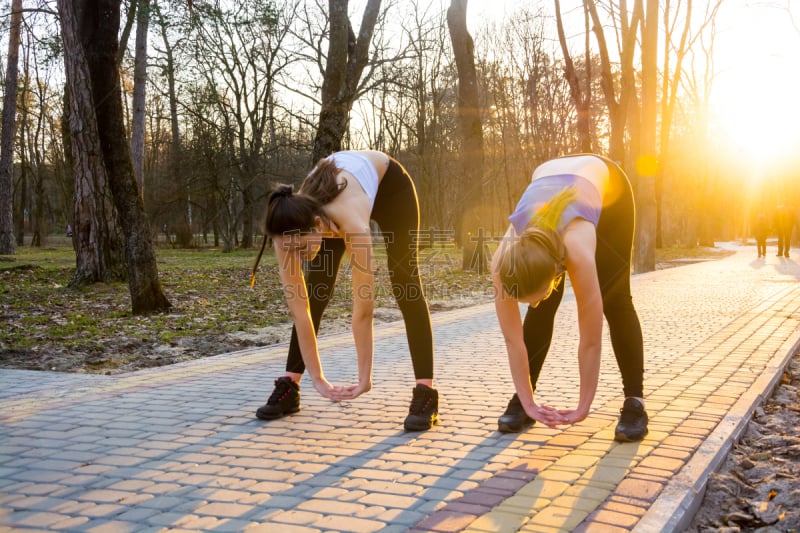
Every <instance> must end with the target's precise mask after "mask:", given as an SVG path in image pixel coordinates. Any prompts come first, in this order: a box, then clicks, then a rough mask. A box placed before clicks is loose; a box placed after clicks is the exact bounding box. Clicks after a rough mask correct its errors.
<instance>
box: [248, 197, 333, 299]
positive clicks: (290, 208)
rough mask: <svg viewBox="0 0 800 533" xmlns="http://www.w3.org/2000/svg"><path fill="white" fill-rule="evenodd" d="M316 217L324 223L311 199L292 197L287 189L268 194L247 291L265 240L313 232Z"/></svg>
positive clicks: (264, 245)
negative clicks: (289, 234)
mask: <svg viewBox="0 0 800 533" xmlns="http://www.w3.org/2000/svg"><path fill="white" fill-rule="evenodd" d="M317 217H320V218H322V219H323V220H327V217H326V216H325V212H324V211H323V210H322V204H321V203H320V202H318V201H317V200H316V199H315V198H312V197H311V196H307V195H305V194H295V193H294V189H293V188H292V186H291V185H277V186H276V187H275V188H274V189H273V190H272V193H271V194H270V195H269V199H268V200H267V215H266V217H265V218H264V238H263V239H262V241H261V249H260V250H259V252H258V256H257V257H256V262H255V264H253V273H252V275H251V277H250V288H251V289H252V288H253V287H254V286H255V283H256V271H257V270H258V264H259V262H261V256H262V255H263V254H264V248H265V247H266V246H267V240H268V239H269V238H271V237H276V236H279V235H284V234H286V233H306V232H309V231H311V230H312V229H313V228H314V226H315V224H316V218H317Z"/></svg>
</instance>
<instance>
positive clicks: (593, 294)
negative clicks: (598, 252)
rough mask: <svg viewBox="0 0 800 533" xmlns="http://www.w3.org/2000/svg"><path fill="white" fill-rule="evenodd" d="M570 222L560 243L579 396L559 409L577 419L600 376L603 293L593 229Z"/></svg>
mask: <svg viewBox="0 0 800 533" xmlns="http://www.w3.org/2000/svg"><path fill="white" fill-rule="evenodd" d="M573 224H574V226H571V227H570V228H569V230H568V231H567V232H566V233H565V235H564V244H565V245H566V246H567V250H568V253H567V272H568V273H569V279H570V282H571V284H572V290H573V291H574V293H575V302H576V303H577V306H578V330H579V333H580V342H579V344H578V369H579V373H580V397H579V400H578V407H577V408H576V409H575V410H571V411H568V410H565V411H561V414H562V416H564V418H565V421H567V422H569V423H575V422H580V421H581V420H583V419H584V418H586V417H587V416H588V414H589V409H590V408H591V406H592V401H593V400H594V396H595V393H596V392H597V382H598V379H599V376H600V354H601V345H602V334H603V296H602V294H601V292H600V283H599V281H598V278H597V265H596V262H595V249H596V247H597V235H596V231H595V228H594V226H593V225H592V224H591V223H590V222H587V221H585V220H577V221H575V222H573Z"/></svg>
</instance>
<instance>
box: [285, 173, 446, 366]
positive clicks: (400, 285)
mask: <svg viewBox="0 0 800 533" xmlns="http://www.w3.org/2000/svg"><path fill="white" fill-rule="evenodd" d="M371 216H372V218H373V219H374V220H375V222H377V223H378V226H380V230H381V236H382V237H383V240H384V242H385V244H386V255H387V258H388V263H389V265H388V266H389V275H390V278H391V281H392V293H393V295H394V298H395V300H396V301H397V305H398V307H400V312H401V313H402V314H403V321H404V322H405V325H406V338H407V339H408V347H409V350H410V352H411V362H412V365H413V367H414V377H415V378H416V379H433V333H432V331H431V316H430V311H429V309H428V302H427V300H426V299H425V295H424V293H423V291H422V283H421V281H420V277H419V264H418V259H417V247H418V244H417V235H418V232H419V202H418V200H417V192H416V190H415V188H414V182H413V181H412V180H411V176H409V175H408V173H407V172H406V170H405V169H404V168H403V166H402V165H401V164H400V163H398V162H397V161H395V160H394V159H392V158H389V168H388V169H387V170H386V174H384V176H383V179H382V180H381V183H380V186H379V187H378V193H377V196H376V197H375V204H374V205H373V207H372V213H371ZM344 252H345V244H344V239H341V238H336V239H333V238H325V239H322V245H321V247H320V251H319V253H318V254H317V256H316V257H315V258H314V259H313V260H311V261H310V262H309V263H308V265H307V269H306V289H307V290H308V299H309V307H310V310H311V320H312V321H313V323H314V331H315V332H317V331H319V324H320V320H321V318H322V312H323V311H324V310H325V307H327V305H328V302H329V301H330V299H331V296H332V295H333V288H334V285H335V284H336V277H337V275H338V273H339V266H340V264H341V262H342V257H343V256H344ZM304 370H305V364H304V363H303V357H302V355H301V353H300V345H299V343H298V341H297V331H296V329H295V328H292V340H291V342H290V344H289V358H288V360H287V361H286V371H287V372H296V373H298V374H301V373H303V371H304Z"/></svg>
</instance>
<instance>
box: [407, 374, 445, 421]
mask: <svg viewBox="0 0 800 533" xmlns="http://www.w3.org/2000/svg"><path fill="white" fill-rule="evenodd" d="M438 421H439V392H438V391H437V390H436V389H432V388H431V387H428V386H427V385H423V384H421V383H418V384H417V386H416V387H414V391H413V396H412V397H411V406H410V407H409V408H408V416H407V417H406V421H405V422H404V423H403V426H404V427H405V428H406V431H424V430H426V429H431V428H432V427H433V425H434V424H435V423H436V422H438Z"/></svg>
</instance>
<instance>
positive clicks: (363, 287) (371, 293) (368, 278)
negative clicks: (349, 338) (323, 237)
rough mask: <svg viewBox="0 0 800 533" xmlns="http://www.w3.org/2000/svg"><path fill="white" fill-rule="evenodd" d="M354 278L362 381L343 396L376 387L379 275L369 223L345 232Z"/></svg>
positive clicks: (360, 378) (357, 345)
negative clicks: (375, 323) (375, 314)
mask: <svg viewBox="0 0 800 533" xmlns="http://www.w3.org/2000/svg"><path fill="white" fill-rule="evenodd" d="M345 243H346V245H347V251H348V255H349V256H350V271H351V274H352V280H353V322H352V324H353V340H354V341H355V345H356V356H357V358H358V385H354V386H350V387H345V388H344V393H343V397H346V398H355V397H357V396H360V395H361V394H364V393H365V392H368V391H369V390H370V389H371V388H372V363H373V355H374V345H373V331H372V326H373V324H372V322H373V311H374V307H375V275H374V264H373V257H372V235H371V234H370V231H369V227H367V228H365V229H363V230H362V231H359V232H355V233H347V234H346V235H345Z"/></svg>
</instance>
